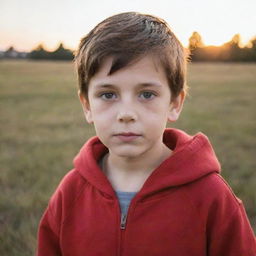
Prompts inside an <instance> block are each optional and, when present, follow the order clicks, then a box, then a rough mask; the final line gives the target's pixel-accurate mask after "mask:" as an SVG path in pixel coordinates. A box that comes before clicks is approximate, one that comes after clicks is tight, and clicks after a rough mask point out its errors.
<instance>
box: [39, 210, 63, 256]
mask: <svg viewBox="0 0 256 256" xmlns="http://www.w3.org/2000/svg"><path fill="white" fill-rule="evenodd" d="M36 255H37V256H45V255H47V256H58V255H61V250H60V246H59V235H58V232H57V226H56V223H55V220H54V216H53V215H52V213H51V211H50V208H49V207H48V208H47V210H46V211H45V213H44V215H43V217H42V219H41V221H40V224H39V229H38V246H37V254H36Z"/></svg>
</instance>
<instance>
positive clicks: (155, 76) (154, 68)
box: [89, 55, 168, 88]
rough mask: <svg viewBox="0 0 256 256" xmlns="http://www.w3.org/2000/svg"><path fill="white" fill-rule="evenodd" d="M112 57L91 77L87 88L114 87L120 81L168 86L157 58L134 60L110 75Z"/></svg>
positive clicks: (105, 60) (150, 56) (103, 62)
mask: <svg viewBox="0 0 256 256" xmlns="http://www.w3.org/2000/svg"><path fill="white" fill-rule="evenodd" d="M114 61H115V60H114V57H113V56H109V57H106V58H105V59H104V60H103V61H102V63H101V65H100V67H99V69H98V71H97V72H96V73H95V74H94V75H93V76H92V78H91V79H90V82H89V88H90V87H95V86H102V85H111V84H112V85H115V84H119V83H120V81H123V82H125V83H126V84H140V85H143V84H144V85H145V84H146V85H150V84H151V85H163V84H168V81H167V76H166V73H165V72H164V69H163V67H162V65H159V64H160V61H159V59H158V58H157V57H155V56H152V55H145V56H142V57H140V58H137V59H134V60H132V61H131V62H129V63H128V64H127V65H126V66H124V67H122V68H120V69H118V70H117V71H115V72H113V73H111V74H110V71H111V68H112V65H113V62H114Z"/></svg>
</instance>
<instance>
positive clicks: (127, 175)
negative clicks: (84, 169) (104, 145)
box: [102, 144, 172, 192]
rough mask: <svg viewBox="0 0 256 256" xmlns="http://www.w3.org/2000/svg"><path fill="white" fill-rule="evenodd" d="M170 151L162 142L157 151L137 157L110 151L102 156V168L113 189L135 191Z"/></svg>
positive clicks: (168, 155)
mask: <svg viewBox="0 0 256 256" xmlns="http://www.w3.org/2000/svg"><path fill="white" fill-rule="evenodd" d="M171 152H172V151H171V150H170V149H169V148H168V147H167V146H166V145H164V144H162V145H161V147H159V149H158V150H157V152H150V157H149V156H148V154H144V155H142V156H140V157H137V158H125V157H118V156H116V155H113V154H111V152H110V153H108V154H107V155H105V156H104V158H103V161H102V169H103V172H104V173H105V175H106V176H107V178H108V180H109V181H110V183H111V184H112V186H113V188H114V190H119V191H127V192H136V191H139V190H140V189H141V187H142V186H143V184H144V182H145V181H146V179H147V178H148V177H149V176H150V174H151V173H152V172H153V171H154V170H155V169H156V168H157V167H158V166H159V165H160V164H161V163H162V162H163V161H164V160H166V159H167V158H168V157H170V155H171ZM152 153H153V154H152ZM152 156H153V157H152Z"/></svg>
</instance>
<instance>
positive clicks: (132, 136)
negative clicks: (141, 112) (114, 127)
mask: <svg viewBox="0 0 256 256" xmlns="http://www.w3.org/2000/svg"><path fill="white" fill-rule="evenodd" d="M114 136H115V137H117V138H118V139H120V140H121V141H124V142H130V141H133V140H136V139H137V138H139V137H141V135H140V134H137V133H133V132H121V133H117V134H115V135H114Z"/></svg>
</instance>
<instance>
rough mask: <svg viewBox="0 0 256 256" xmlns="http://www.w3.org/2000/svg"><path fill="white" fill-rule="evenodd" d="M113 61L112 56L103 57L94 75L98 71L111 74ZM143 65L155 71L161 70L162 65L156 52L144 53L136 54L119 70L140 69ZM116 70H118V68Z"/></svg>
mask: <svg viewBox="0 0 256 256" xmlns="http://www.w3.org/2000/svg"><path fill="white" fill-rule="evenodd" d="M114 62H115V57H114V56H107V57H105V58H104V59H103V60H102V61H101V63H100V65H99V68H98V70H97V72H96V73H95V74H94V76H95V75H98V74H99V73H102V74H104V75H106V76H111V74H110V72H111V69H112V66H113V64H114ZM145 66H151V67H152V68H154V69H155V70H156V71H157V72H161V71H163V65H162V63H161V61H160V58H159V57H158V56H157V55H156V54H145V55H142V56H137V57H135V58H133V59H131V60H130V61H129V62H128V63H127V64H126V65H124V66H123V67H122V68H120V69H119V70H123V69H126V68H129V69H137V68H139V69H141V67H145ZM116 72H118V70H117V71H116Z"/></svg>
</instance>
